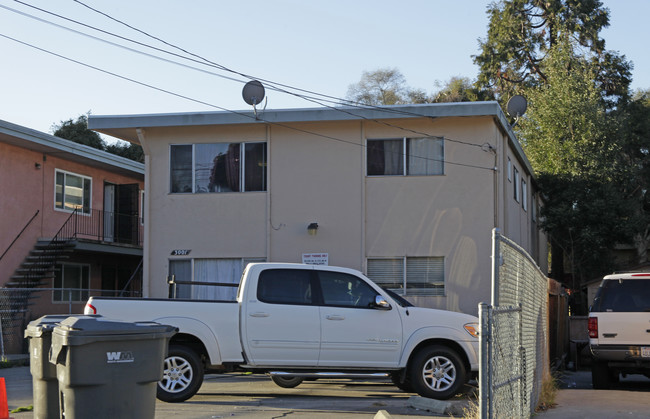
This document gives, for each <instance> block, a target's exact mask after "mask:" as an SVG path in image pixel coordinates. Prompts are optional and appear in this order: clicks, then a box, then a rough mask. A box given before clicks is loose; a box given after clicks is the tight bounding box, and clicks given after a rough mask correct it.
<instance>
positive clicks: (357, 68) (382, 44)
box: [0, 0, 650, 133]
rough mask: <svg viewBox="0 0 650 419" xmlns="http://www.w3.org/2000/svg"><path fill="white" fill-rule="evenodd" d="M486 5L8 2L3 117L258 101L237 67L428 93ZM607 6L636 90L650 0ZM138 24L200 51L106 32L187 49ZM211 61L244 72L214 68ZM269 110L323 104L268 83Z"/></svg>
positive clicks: (2, 16)
mask: <svg viewBox="0 0 650 419" xmlns="http://www.w3.org/2000/svg"><path fill="white" fill-rule="evenodd" d="M489 3H490V1H487V0H464V1H450V0H401V1H399V2H396V1H388V0H353V1H352V0H310V1H305V0H246V1H241V0H185V1H179V0H137V1H133V0H79V1H76V0H21V1H20V2H19V1H12V0H0V52H1V54H0V119H2V120H5V121H8V122H11V123H14V124H18V125H23V126H26V127H28V128H32V129H36V130H39V131H42V132H46V133H52V126H53V125H54V124H59V123H61V122H62V121H65V120H69V119H76V118H77V117H78V116H79V115H82V114H86V113H89V112H90V113H91V114H94V115H126V114H152V113H174V112H204V111H220V110H243V109H250V106H249V105H247V104H246V103H245V102H244V101H243V98H242V93H241V92H242V88H243V86H244V83H245V82H246V81H248V80H249V79H246V78H244V77H242V76H240V75H239V74H237V73H240V74H246V75H249V76H252V77H255V78H259V79H263V80H268V81H272V82H274V83H276V84H283V85H287V86H291V87H294V88H299V89H304V90H307V91H311V92H316V93H319V94H324V95H329V96H332V97H335V98H344V97H345V95H346V93H347V89H348V86H349V85H350V84H353V83H356V82H358V81H359V80H360V78H361V76H362V73H363V72H364V71H373V70H377V69H379V68H397V69H398V70H399V71H400V72H401V73H402V74H403V75H404V77H405V79H406V83H407V84H408V86H410V87H412V88H419V89H424V90H425V91H427V92H428V93H432V92H434V91H436V90H438V88H437V84H436V83H438V85H439V84H440V83H444V82H446V81H448V80H449V79H450V78H451V77H454V76H461V77H469V78H471V79H474V78H476V76H477V74H478V67H477V66H475V65H474V64H473V61H472V55H476V54H478V53H479V39H484V38H485V37H486V36H487V28H488V15H487V13H486V9H487V6H488V5H489ZM84 4H85V5H87V6H90V7H92V8H94V9H96V10H98V11H100V12H102V13H103V14H104V15H102V14H100V13H98V12H96V11H93V10H90V9H89V8H87V7H86V6H84ZM603 4H604V6H605V7H607V8H609V10H610V26H609V28H607V29H605V30H603V31H602V32H601V36H602V37H603V38H604V39H605V41H606V48H607V49H610V50H614V51H618V52H619V53H621V54H624V55H625V56H626V57H627V59H628V60H630V61H632V62H633V64H634V70H633V82H632V88H633V89H648V88H650V50H649V49H648V47H647V44H646V40H647V39H648V37H649V36H648V35H649V34H650V29H649V28H648V23H647V16H649V15H650V1H646V0H624V1H621V0H603ZM27 5H31V6H35V7H37V8H40V9H43V10H45V11H47V12H50V13H45V12H43V11H39V10H37V9H34V8H32V7H28V6H27ZM51 13H53V14H55V15H59V16H61V17H65V18H68V19H72V20H74V21H76V22H80V23H82V24H84V25H88V26H90V27H94V28H99V29H101V30H103V31H105V32H103V33H102V32H97V31H95V30H93V29H91V28H89V27H88V26H80V25H78V24H75V23H73V22H70V21H68V20H64V19H62V18H60V17H57V16H54V15H52V14H51ZM106 15H108V16H109V17H110V18H114V19H117V20H120V21H122V22H124V23H127V24H128V25H130V26H131V27H132V28H135V29H131V28H128V27H126V26H124V25H122V24H119V23H117V22H115V21H114V20H112V19H110V18H109V17H107V16H106ZM48 22H50V23H48ZM51 23H55V24H56V25H59V26H55V25H52V24H51ZM66 28H69V29H74V30H76V31H79V32H83V33H84V34H88V35H92V36H94V37H96V38H100V39H101V40H100V39H95V38H91V37H88V36H84V35H80V34H79V33H75V32H72V31H70V30H69V29H66ZM140 31H142V32H145V33H147V34H149V35H152V36H155V37H157V38H159V39H160V40H162V41H165V42H166V43H168V44H173V45H174V46H178V47H181V48H182V49H184V50H185V51H187V52H189V53H192V54H195V56H194V57H192V58H193V59H194V60H195V61H187V60H183V59H181V58H179V57H178V56H172V55H167V54H164V53H162V52H160V51H158V50H152V49H148V48H146V47H145V46H142V45H135V44H132V43H129V42H128V41H125V40H121V39H118V38H115V37H112V36H110V35H109V34H107V33H106V32H109V33H115V34H118V35H119V36H121V37H124V38H129V39H134V40H136V41H138V42H140V43H141V44H144V45H149V46H154V47H156V48H159V49H164V50H168V51H172V52H174V53H175V54H178V55H183V56H186V54H185V53H184V52H182V51H180V50H178V49H174V48H173V47H170V46H168V45H166V44H164V43H163V42H161V41H158V40H155V39H152V38H151V37H148V36H146V35H145V34H143V33H142V32H140ZM10 38H11V39H10ZM102 40H104V41H110V42H112V43H116V44H120V45H124V46H128V47H129V48H131V49H137V50H138V51H145V52H146V53H147V54H151V55H156V56H159V57H164V58H165V60H167V61H162V60H158V59H155V58H152V57H150V56H147V55H143V54H139V53H136V52H134V51H132V50H128V49H123V48H120V47H117V46H115V45H112V44H109V43H106V42H104V41H102ZM30 45H31V46H30ZM52 54H57V55H56V56H55V55H52ZM63 57H65V58H63ZM198 57H200V58H198ZM203 58H204V59H207V60H210V61H211V62H213V63H216V64H218V65H220V66H223V67H226V68H227V69H229V70H233V71H234V73H233V72H229V71H223V70H219V69H217V68H214V67H208V66H205V65H203V64H202V59H203ZM169 61H175V62H178V63H182V65H177V64H174V63H171V62H169ZM82 63H83V64H82ZM197 69H198V70H197ZM100 70H101V71H100ZM294 92H295V91H294ZM265 106H266V108H267V109H280V108H310V107H317V106H321V105H320V104H318V103H314V102H313V101H310V100H305V99H304V98H301V97H298V96H296V95H292V94H287V93H284V92H279V91H276V90H271V89H269V88H267V90H266V103H265ZM261 107H263V105H260V106H258V109H259V108H261Z"/></svg>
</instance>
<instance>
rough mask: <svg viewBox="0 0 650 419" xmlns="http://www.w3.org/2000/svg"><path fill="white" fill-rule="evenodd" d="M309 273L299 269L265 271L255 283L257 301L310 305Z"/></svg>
mask: <svg viewBox="0 0 650 419" xmlns="http://www.w3.org/2000/svg"><path fill="white" fill-rule="evenodd" d="M311 273H312V271H309V270H301V269H267V270H264V271H262V273H261V274H260V277H259V280H258V283H257V299H258V300H260V301H262V302H265V303H271V304H303V305H310V304H311V303H312V289H311Z"/></svg>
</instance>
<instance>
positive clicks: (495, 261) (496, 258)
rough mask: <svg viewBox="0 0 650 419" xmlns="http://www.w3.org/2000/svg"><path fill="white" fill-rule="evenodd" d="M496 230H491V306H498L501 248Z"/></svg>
mask: <svg viewBox="0 0 650 419" xmlns="http://www.w3.org/2000/svg"><path fill="white" fill-rule="evenodd" d="M500 235H501V233H500V231H499V229H498V228H494V229H492V301H491V304H492V306H497V305H499V266H500V265H501V246H500V243H499V236H500Z"/></svg>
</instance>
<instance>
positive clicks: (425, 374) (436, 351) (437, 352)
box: [408, 345, 467, 400]
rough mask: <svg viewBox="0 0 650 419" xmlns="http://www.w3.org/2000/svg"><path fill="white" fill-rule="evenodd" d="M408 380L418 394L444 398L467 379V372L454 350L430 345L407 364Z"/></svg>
mask: <svg viewBox="0 0 650 419" xmlns="http://www.w3.org/2000/svg"><path fill="white" fill-rule="evenodd" d="M408 380H409V382H410V384H411V386H413V389H414V390H415V391H416V392H417V393H418V394H419V395H420V396H422V397H428V398H431V399H440V400H445V399H449V398H451V397H453V396H454V395H456V394H457V393H458V392H459V391H460V389H461V387H462V386H463V385H464V384H465V382H466V381H467V372H466V370H465V364H463V361H462V360H461V359H460V357H459V356H458V354H457V353H456V352H455V351H454V350H452V349H450V348H448V347H446V346H441V345H432V346H428V347H426V348H423V349H422V350H420V351H419V352H418V353H417V354H416V355H415V357H414V358H413V360H412V362H411V364H410V366H409V374H408Z"/></svg>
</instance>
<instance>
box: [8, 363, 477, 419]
mask: <svg viewBox="0 0 650 419" xmlns="http://www.w3.org/2000/svg"><path fill="white" fill-rule="evenodd" d="M0 375H3V376H5V377H6V381H7V393H8V402H9V408H10V409H15V408H17V407H24V406H29V405H31V404H32V400H33V398H32V381H31V374H30V373H29V367H16V368H9V369H5V370H0ZM414 399H415V400H416V403H415V404H416V405H417V399H420V398H419V397H417V396H416V395H414V394H408V393H404V392H402V391H401V390H399V389H398V388H397V387H395V386H393V385H392V384H391V383H390V382H389V381H388V380H329V379H328V380H325V379H323V380H317V381H306V382H304V383H302V384H301V385H300V386H298V387H296V388H293V389H285V388H281V387H278V386H277V385H275V384H273V382H272V381H271V380H270V378H268V377H267V376H264V375H231V374H224V375H215V374H211V375H206V378H205V380H204V383H203V385H202V386H201V389H200V390H199V392H198V393H197V394H196V395H195V396H194V397H192V398H191V399H189V400H188V401H186V402H183V403H164V402H161V401H156V415H155V417H156V418H157V419H158V418H159V419H167V418H169V419H171V418H174V419H177V418H188V419H194V418H196V419H199V418H210V419H212V418H284V417H287V418H291V419H307V418H317V419H319V418H373V417H375V416H376V415H377V413H378V412H380V411H385V412H387V413H388V414H389V415H390V416H389V417H391V418H396V419H401V418H408V417H411V418H412V417H422V416H424V417H449V416H448V415H439V414H436V413H432V412H431V411H429V410H425V409H423V408H415V407H413V404H414V402H413V400H414ZM451 404H452V405H453V406H454V409H458V410H457V411H461V412H462V408H463V407H464V406H466V405H467V398H458V399H456V400H453V401H452V402H451ZM461 416H462V415H461ZM11 417H13V418H15V419H26V418H32V417H34V414H33V412H20V413H12V414H11Z"/></svg>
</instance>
